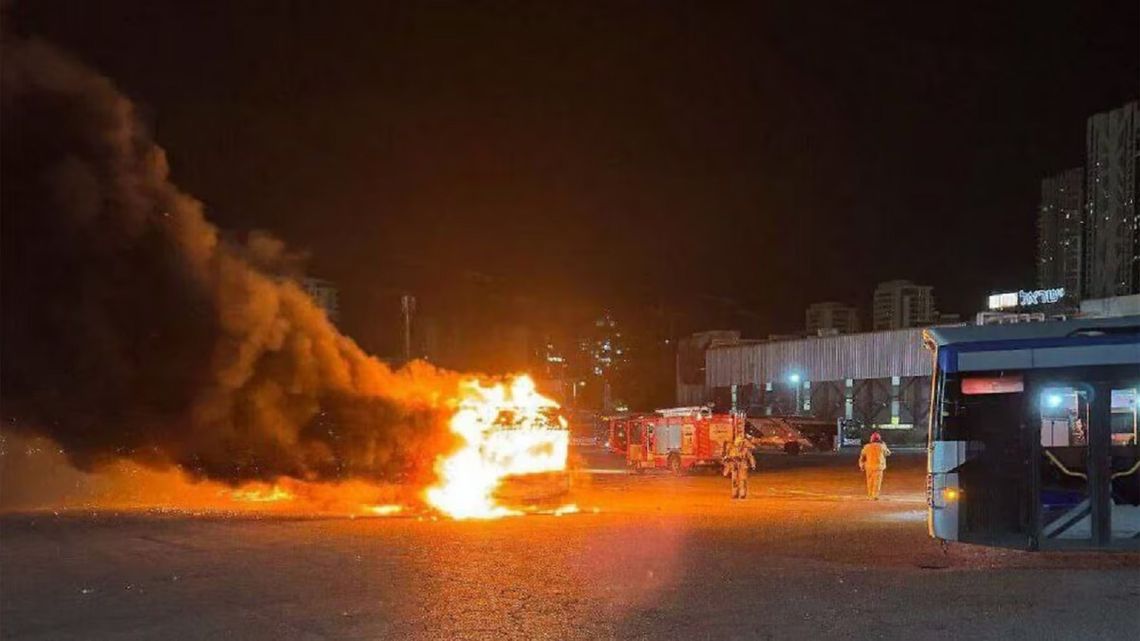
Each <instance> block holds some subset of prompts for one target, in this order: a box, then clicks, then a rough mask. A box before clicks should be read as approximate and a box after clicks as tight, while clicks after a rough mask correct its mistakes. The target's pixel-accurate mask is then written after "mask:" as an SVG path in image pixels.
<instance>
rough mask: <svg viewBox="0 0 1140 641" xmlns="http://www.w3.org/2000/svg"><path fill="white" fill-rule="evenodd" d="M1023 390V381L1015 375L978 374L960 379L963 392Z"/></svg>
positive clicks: (1010, 391) (979, 392)
mask: <svg viewBox="0 0 1140 641" xmlns="http://www.w3.org/2000/svg"><path fill="white" fill-rule="evenodd" d="M1024 391H1025V381H1024V380H1022V378H1021V375H1020V374H1018V375H1016V376H980V377H975V378H963V379H962V393H963V394H1014V393H1017V392H1024Z"/></svg>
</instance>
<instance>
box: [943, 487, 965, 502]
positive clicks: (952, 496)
mask: <svg viewBox="0 0 1140 641" xmlns="http://www.w3.org/2000/svg"><path fill="white" fill-rule="evenodd" d="M961 497H962V491H961V490H959V489H958V488H956V487H944V488H942V500H943V501H945V502H946V503H953V502H955V501H957V500H958V499H959V498H961Z"/></svg>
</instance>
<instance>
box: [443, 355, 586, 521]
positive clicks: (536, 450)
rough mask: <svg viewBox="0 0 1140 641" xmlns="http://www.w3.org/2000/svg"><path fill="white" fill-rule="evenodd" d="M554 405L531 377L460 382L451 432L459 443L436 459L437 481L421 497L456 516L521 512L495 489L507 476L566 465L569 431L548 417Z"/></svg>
mask: <svg viewBox="0 0 1140 641" xmlns="http://www.w3.org/2000/svg"><path fill="white" fill-rule="evenodd" d="M557 408H558V404H557V403H555V402H554V401H553V400H551V399H549V398H546V397H545V396H542V395H541V394H539V393H538V392H537V391H536V390H535V385H534V381H533V380H531V378H530V377H529V376H519V377H516V378H515V379H514V380H512V381H511V382H510V385H509V386H508V385H507V384H505V383H497V384H492V385H488V386H485V385H483V384H481V383H480V382H479V381H476V380H468V381H465V382H464V383H463V384H462V385H461V389H460V398H459V401H458V404H457V409H456V412H455V414H454V415H453V416H452V417H451V423H450V427H451V431H452V432H453V433H454V434H456V435H457V436H458V437H459V438H460V440H461V442H462V445H461V446H460V448H459V449H458V450H457V451H455V452H453V453H451V454H449V455H446V456H443V457H440V458H438V459H436V462H435V471H436V474H438V475H439V481H438V482H437V483H436V485H434V486H432V487H430V488H428V489H427V491H426V492H425V493H424V498H425V499H426V500H427V502H428V503H429V504H430V505H432V506H434V507H435V508H436V509H438V510H440V511H441V512H443V513H445V514H447V515H448V516H451V517H452V518H456V519H494V518H499V517H503V516H511V515H516V514H521V513H522V512H520V511H518V510H513V509H511V508H508V507H506V506H503V505H500V504H498V503H497V502H496V500H495V498H494V493H495V490H496V489H498V487H499V486H500V485H501V484H502V482H503V479H504V478H506V477H508V476H514V475H520V474H537V473H541V472H557V471H562V470H565V469H566V456H567V452H568V448H569V442H570V438H569V431H568V430H566V426H565V421H563V420H562V419H559V420H558V422H554V421H553V420H552V418H551V417H552V415H553V410H555V409H557Z"/></svg>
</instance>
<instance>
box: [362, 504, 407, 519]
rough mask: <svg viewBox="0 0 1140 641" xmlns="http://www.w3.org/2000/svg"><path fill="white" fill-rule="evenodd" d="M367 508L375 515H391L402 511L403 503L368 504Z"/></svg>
mask: <svg viewBox="0 0 1140 641" xmlns="http://www.w3.org/2000/svg"><path fill="white" fill-rule="evenodd" d="M367 510H368V512H369V513H370V514H375V515H376V516H392V515H394V514H399V513H400V512H403V511H404V506H403V505H396V504H387V505H369V506H367Z"/></svg>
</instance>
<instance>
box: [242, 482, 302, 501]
mask: <svg viewBox="0 0 1140 641" xmlns="http://www.w3.org/2000/svg"><path fill="white" fill-rule="evenodd" d="M230 498H232V499H233V500H235V501H241V502H243V503H277V502H279V501H291V500H293V493H292V492H290V491H289V490H286V489H285V488H283V487H280V486H277V485H273V486H269V487H257V486H255V487H245V488H242V489H240V490H233V491H232V492H230Z"/></svg>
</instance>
